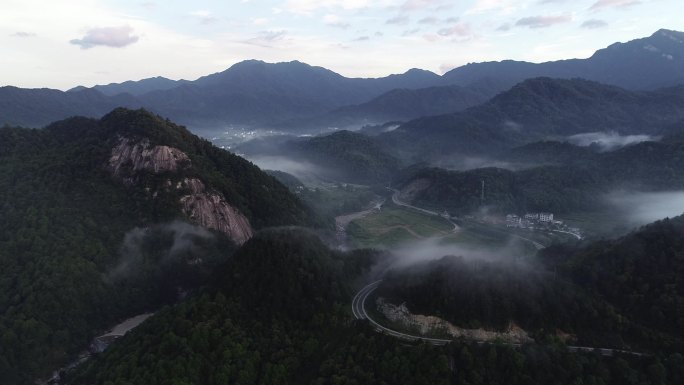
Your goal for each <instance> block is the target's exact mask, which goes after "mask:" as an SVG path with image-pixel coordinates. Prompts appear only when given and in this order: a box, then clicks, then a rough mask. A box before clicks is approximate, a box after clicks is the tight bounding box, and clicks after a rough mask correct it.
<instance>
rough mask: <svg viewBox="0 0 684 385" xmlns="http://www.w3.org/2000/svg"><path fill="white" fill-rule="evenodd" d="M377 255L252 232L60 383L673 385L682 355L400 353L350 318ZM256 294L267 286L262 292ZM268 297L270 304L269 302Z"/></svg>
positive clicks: (286, 233) (477, 348)
mask: <svg viewBox="0 0 684 385" xmlns="http://www.w3.org/2000/svg"><path fill="white" fill-rule="evenodd" d="M378 258H381V256H379V255H377V254H376V253H373V252H368V251H356V252H352V253H349V254H341V253H338V252H332V251H330V250H328V249H327V248H326V247H325V246H324V245H322V244H321V243H320V241H318V240H317V239H316V238H315V237H313V236H312V235H311V234H307V233H306V232H301V231H296V230H282V229H281V230H272V231H268V232H264V233H261V234H259V235H257V237H255V238H254V239H252V240H251V241H249V242H248V243H247V244H246V245H245V246H244V247H243V248H242V249H241V250H240V251H239V252H238V253H236V255H235V257H234V258H232V259H231V260H230V261H228V262H226V264H225V265H224V266H223V267H222V268H220V269H218V270H217V272H216V274H217V275H216V280H215V281H214V282H215V283H214V284H213V285H212V286H211V287H208V288H206V289H205V290H204V291H203V292H202V293H200V294H198V295H196V296H194V297H192V298H190V299H188V300H186V301H184V302H183V303H181V304H179V305H176V306H173V307H169V308H166V309H165V310H163V311H161V312H160V313H158V314H157V315H155V316H154V317H152V318H151V319H149V320H148V321H146V322H145V323H144V324H143V325H142V326H140V327H139V328H138V329H136V330H134V331H133V332H131V333H130V334H128V335H126V336H125V337H123V338H122V339H121V340H120V341H118V342H117V343H116V344H114V345H113V346H112V347H111V348H110V349H109V350H107V351H106V352H105V353H103V354H102V355H101V356H99V357H97V358H96V359H94V360H92V361H90V362H89V363H87V364H85V366H84V367H82V368H80V369H79V370H78V371H77V372H76V373H73V374H71V375H70V376H68V378H67V383H68V384H72V385H79V384H92V385H98V384H102V385H104V384H107V385H110V384H111V385H124V384H141V383H144V384H149V385H157V384H159V385H161V384H169V383H171V384H194V385H205V384H206V385H209V384H223V383H240V384H331V383H332V384H540V385H541V384H549V383H554V384H577V383H588V384H677V383H679V382H680V381H681V380H682V379H684V357H682V355H681V354H671V355H655V356H650V357H642V358H637V357H633V356H618V357H602V356H600V355H598V354H585V353H570V352H568V351H567V349H565V347H563V346H557V345H554V344H550V345H529V346H523V347H522V348H520V349H513V348H511V347H508V346H501V345H478V344H475V343H467V342H465V341H455V342H453V343H451V344H449V345H447V346H443V347H437V346H432V345H425V344H411V343H406V342H403V341H399V340H396V339H394V338H392V337H389V336H385V335H382V334H379V333H377V332H375V331H374V330H372V329H371V328H370V326H369V325H368V324H367V323H365V322H363V321H351V315H350V314H349V310H348V306H349V303H350V301H351V294H352V292H353V291H352V290H351V286H350V282H352V281H354V280H355V279H356V278H358V277H359V276H361V275H362V274H363V273H364V272H367V271H368V269H369V268H370V267H371V266H373V265H374V263H375V262H377V260H378ZM263 285H266V286H267V289H263V288H262V286H263ZM271 296H273V297H271Z"/></svg>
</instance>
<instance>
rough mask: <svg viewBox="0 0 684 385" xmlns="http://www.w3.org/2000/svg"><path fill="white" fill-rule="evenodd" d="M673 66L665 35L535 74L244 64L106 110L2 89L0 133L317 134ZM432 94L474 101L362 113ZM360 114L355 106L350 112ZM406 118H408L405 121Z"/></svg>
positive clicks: (678, 70) (670, 78) (536, 69)
mask: <svg viewBox="0 0 684 385" xmlns="http://www.w3.org/2000/svg"><path fill="white" fill-rule="evenodd" d="M682 60H684V33H682V32H677V31H669V30H660V31H657V32H656V33H654V34H653V35H652V36H650V37H646V38H643V39H637V40H633V41H630V42H627V43H616V44H613V45H611V46H610V47H607V48H605V49H602V50H599V51H597V52H596V53H595V54H594V55H593V56H592V57H590V58H588V59H572V60H562V61H557V62H548V63H540V64H534V63H525V62H515V61H510V60H508V61H503V62H488V63H475V64H468V65H466V66H463V67H459V68H456V69H454V70H452V71H450V72H448V73H446V74H445V75H443V76H439V75H436V74H434V73H432V72H428V71H423V70H418V69H412V70H409V71H407V72H406V73H404V74H397V75H390V76H386V77H383V78H377V79H360V78H346V77H344V76H341V75H339V74H337V73H335V72H332V71H330V70H327V69H324V68H321V67H314V66H309V65H307V64H304V63H300V62H296V61H294V62H289V63H275V64H270V63H264V62H261V61H256V60H248V61H244V62H241V63H237V64H235V65H233V66H232V67H231V68H228V69H227V70H225V71H223V72H220V73H216V74H211V75H208V76H204V77H202V78H199V79H197V80H195V81H173V80H168V79H165V78H159V77H157V78H150V79H143V80H141V81H138V82H124V83H120V84H109V85H105V86H96V87H94V89H95V90H100V91H102V94H103V95H105V97H106V95H114V99H110V98H106V102H107V103H108V104H106V107H102V106H101V104H102V103H104V101H101V100H98V99H101V98H102V96H100V97H99V98H95V97H94V99H93V100H92V101H91V100H87V99H86V100H82V101H80V104H78V103H77V104H74V103H75V102H74V101H73V99H72V98H73V96H70V95H68V94H71V93H78V92H83V91H86V90H84V89H82V87H77V88H76V89H74V90H73V91H74V92H68V93H62V92H59V91H55V90H50V92H49V93H48V92H46V91H43V92H41V93H36V94H34V95H33V97H32V98H31V99H27V100H22V99H17V98H16V96H15V95H16V91H15V90H12V89H9V88H3V89H0V124H5V123H7V124H18V125H26V126H33V127H39V126H43V125H45V124H48V123H49V122H50V121H54V120H57V119H63V118H66V117H68V116H72V115H88V116H101V115H102V114H104V113H105V111H107V110H109V109H111V108H113V107H116V106H129V107H139V106H143V107H145V108H148V109H150V110H152V111H154V112H156V113H159V114H162V115H164V116H169V117H170V118H173V119H174V120H176V121H179V122H181V123H184V124H190V125H193V126H215V125H223V124H244V125H253V126H257V127H259V126H275V125H282V124H284V123H283V122H285V123H286V126H289V127H288V128H293V127H292V124H293V122H292V121H293V120H294V122H300V123H302V122H303V123H307V124H309V125H311V124H315V125H316V126H317V128H320V127H327V126H330V125H335V126H340V125H349V124H354V125H358V124H364V123H368V122H366V121H365V120H364V119H385V120H386V121H394V120H404V119H406V118H414V117H416V116H417V114H421V115H422V114H433V113H442V112H454V111H456V110H458V109H459V108H461V107H459V106H466V105H468V106H469V105H473V104H475V103H477V102H478V101H481V100H482V97H481V96H478V95H483V96H484V97H485V98H487V97H491V96H493V95H496V94H497V93H499V92H502V91H505V90H507V89H509V88H511V87H512V86H514V85H515V84H517V83H519V82H521V81H524V80H526V79H530V78H536V77H554V78H566V79H570V78H584V79H589V80H593V81H597V82H601V83H605V84H611V85H615V86H618V87H622V88H627V89H632V90H637V89H651V90H652V89H656V88H659V87H672V86H676V85H678V84H682V83H684V69H683V68H684V66H683V65H682ZM438 86H460V87H463V88H464V89H468V90H470V91H472V93H473V94H471V93H470V92H466V93H465V94H464V95H462V96H461V95H451V96H450V95H444V96H445V97H448V98H453V102H454V104H453V107H456V108H455V109H454V108H453V107H452V104H446V105H444V107H445V108H449V110H448V111H444V110H442V109H441V108H434V109H433V106H431V101H434V100H435V96H434V94H433V93H434V92H435V90H433V91H429V92H427V94H425V93H417V94H415V95H413V96H410V95H401V92H402V91H397V92H398V93H399V94H390V95H387V97H385V98H382V99H381V100H379V101H374V102H372V103H370V104H364V103H368V102H370V101H371V100H372V99H374V98H377V97H379V96H381V95H382V94H384V93H387V92H389V91H392V90H401V89H408V90H415V89H425V88H431V87H438ZM91 91H92V90H91ZM442 91H443V90H442ZM24 92H28V90H24ZM438 92H441V91H438ZM122 93H126V94H128V96H126V95H125V94H122ZM404 93H405V91H404ZM116 98H119V99H116ZM121 98H123V99H125V100H123V99H121ZM407 98H410V99H411V100H413V101H415V102H416V103H417V104H419V105H422V106H423V107H421V108H415V107H414V105H415V104H416V103H412V104H411V108H410V109H404V108H402V106H405V105H406V103H407ZM461 98H467V99H466V100H462V99H461ZM438 100H439V99H438ZM463 103H465V104H463ZM360 104H363V105H362V106H358V105H360ZM349 106H358V107H353V108H352V107H349ZM342 107H349V108H351V110H349V111H345V113H344V114H343V115H342V116H340V115H339V112H336V113H334V114H333V115H332V116H331V117H330V119H333V120H332V121H328V120H327V118H325V119H324V118H323V117H324V116H325V114H327V113H329V112H331V111H334V110H336V109H339V108H342ZM26 111H34V112H35V115H34V116H31V115H30V114H26V113H25V112H26ZM407 111H411V113H410V114H407V113H406V112H407ZM390 112H391V114H390ZM302 119H305V120H304V121H302ZM308 119H314V120H313V121H308ZM294 128H296V127H294Z"/></svg>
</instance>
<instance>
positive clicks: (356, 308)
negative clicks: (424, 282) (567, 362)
mask: <svg viewBox="0 0 684 385" xmlns="http://www.w3.org/2000/svg"><path fill="white" fill-rule="evenodd" d="M380 283H382V279H380V280H377V281H375V282H372V283H369V284H368V285H366V286H364V287H363V288H361V290H359V292H358V293H356V295H355V296H354V298H353V299H352V313H353V314H354V317H355V318H356V319H359V320H367V321H368V322H370V323H371V325H373V327H374V328H375V330H376V331H378V332H380V333H383V334H387V335H389V336H392V337H395V338H399V339H402V340H405V341H424V342H427V343H429V344H432V345H446V344H448V343H449V342H452V341H453V340H451V339H442V338H429V337H423V336H416V335H412V334H406V333H402V332H398V331H396V330H392V329H390V328H388V327H386V326H383V325H380V324H379V323H377V322H376V321H375V320H373V319H372V318H371V317H370V316H369V315H368V313H367V312H366V299H367V298H368V297H369V296H370V295H371V293H373V291H375V289H377V288H378V286H380ZM475 342H476V343H478V344H493V342H488V341H475ZM497 343H499V342H497ZM503 344H504V345H508V346H511V347H514V348H518V347H520V346H521V344H516V343H503ZM567 349H568V351H569V352H573V353H576V352H585V353H592V352H597V353H599V354H600V355H602V356H606V357H612V356H613V355H615V353H621V354H630V355H633V356H637V357H642V356H645V354H644V353H640V352H633V351H630V350H621V349H608V348H595V347H592V346H570V345H568V346H567Z"/></svg>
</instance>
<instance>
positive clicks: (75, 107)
mask: <svg viewBox="0 0 684 385" xmlns="http://www.w3.org/2000/svg"><path fill="white" fill-rule="evenodd" d="M117 107H134V108H137V107H140V102H139V101H138V100H136V99H135V98H133V97H132V96H130V95H118V96H114V97H107V96H104V95H102V94H101V93H100V92H98V91H94V90H89V89H83V90H78V91H73V92H62V91H58V90H51V89H47V88H43V89H24V88H17V87H2V88H0V126H2V125H10V126H26V127H43V126H45V125H46V124H49V123H51V122H54V121H56V120H60V119H65V118H68V117H71V116H77V115H78V116H87V117H93V118H94V117H97V118H99V117H101V116H102V115H104V114H106V113H107V112H109V111H111V110H113V109H114V108H117Z"/></svg>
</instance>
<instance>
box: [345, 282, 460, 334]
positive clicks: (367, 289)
mask: <svg viewBox="0 0 684 385" xmlns="http://www.w3.org/2000/svg"><path fill="white" fill-rule="evenodd" d="M380 282H382V280H379V281H375V282H373V283H371V284H368V285H366V286H364V287H363V288H362V289H361V290H360V291H359V292H358V293H356V296H354V299H353V300H352V313H354V317H356V319H365V320H368V322H370V323H371V324H372V325H373V327H375V330H377V331H379V332H381V333H384V334H387V335H390V336H392V337H396V338H399V339H402V340H407V341H425V342H427V343H430V344H433V345H446V344H448V343H449V342H451V340H446V339H439V338H427V337H422V336H414V335H410V334H406V333H401V332H398V331H396V330H392V329H390V328H387V327H385V326H382V325H380V324H379V323H377V322H375V321H374V320H373V319H372V318H370V317H369V316H368V313H366V308H365V303H366V299H367V298H368V296H369V295H370V294H371V293H372V292H373V291H374V290H375V289H377V288H378V286H379V285H380Z"/></svg>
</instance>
